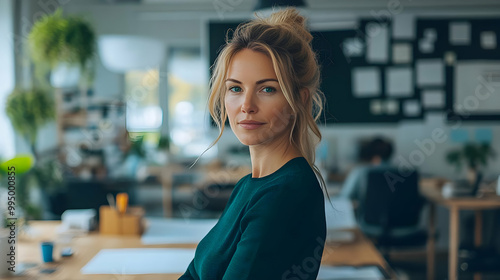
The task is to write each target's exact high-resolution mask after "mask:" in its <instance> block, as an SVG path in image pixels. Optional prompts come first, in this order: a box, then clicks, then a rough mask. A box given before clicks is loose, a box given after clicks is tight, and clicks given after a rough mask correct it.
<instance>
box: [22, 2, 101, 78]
mask: <svg viewBox="0 0 500 280" xmlns="http://www.w3.org/2000/svg"><path fill="white" fill-rule="evenodd" d="M28 41H29V44H30V50H31V57H32V58H33V61H34V62H35V64H36V66H38V69H39V70H40V69H41V71H37V72H38V76H39V78H40V77H45V74H46V69H51V70H52V73H51V84H52V86H54V87H75V86H77V85H78V84H79V82H82V81H84V82H87V83H89V82H90V80H91V77H92V74H93V73H92V72H93V71H92V65H90V64H91V60H92V58H93V57H94V55H95V50H96V36H95V33H94V30H93V28H92V27H91V26H90V24H89V23H88V22H87V21H86V20H84V19H83V18H82V17H79V16H63V13H62V10H61V9H60V8H59V9H57V10H56V11H55V12H54V13H53V14H49V15H45V16H43V17H42V18H41V19H40V20H38V21H37V22H35V24H34V25H33V28H32V29H31V31H30V34H29V36H28ZM81 74H83V75H81ZM82 76H83V77H85V78H86V80H83V79H81V77H82Z"/></svg>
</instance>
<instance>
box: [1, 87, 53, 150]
mask: <svg viewBox="0 0 500 280" xmlns="http://www.w3.org/2000/svg"><path fill="white" fill-rule="evenodd" d="M5 105H6V106H5V112H6V113H7V116H8V117H9V118H10V121H11V123H12V126H13V128H14V129H15V130H16V131H17V132H18V133H19V134H20V135H22V136H23V137H24V138H25V139H26V140H27V141H28V142H29V143H30V145H31V147H32V150H33V151H32V152H33V154H34V155H36V151H35V150H34V147H35V143H36V136H37V133H38V130H39V129H40V128H41V127H42V126H43V125H45V124H46V123H48V122H49V121H51V120H53V119H54V118H55V104H54V100H53V99H52V97H51V95H49V94H48V93H47V92H45V91H43V90H41V89H36V88H35V89H30V90H21V89H19V88H17V89H15V90H14V91H12V93H11V94H10V95H9V96H8V97H7V101H6V104H5Z"/></svg>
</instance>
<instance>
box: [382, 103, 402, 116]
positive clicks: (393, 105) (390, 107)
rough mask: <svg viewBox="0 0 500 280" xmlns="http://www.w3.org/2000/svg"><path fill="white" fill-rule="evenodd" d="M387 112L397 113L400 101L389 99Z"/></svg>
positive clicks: (390, 113)
mask: <svg viewBox="0 0 500 280" xmlns="http://www.w3.org/2000/svg"><path fill="white" fill-rule="evenodd" d="M385 113H386V114H387V115H396V114H397V113H399V101H398V100H393V99H389V100H386V101H385Z"/></svg>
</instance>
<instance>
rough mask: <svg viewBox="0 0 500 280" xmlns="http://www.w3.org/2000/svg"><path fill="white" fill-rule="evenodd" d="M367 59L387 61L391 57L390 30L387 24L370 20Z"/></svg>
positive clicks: (377, 61)
mask: <svg viewBox="0 0 500 280" xmlns="http://www.w3.org/2000/svg"><path fill="white" fill-rule="evenodd" d="M365 31H366V33H365V34H366V60H367V61H368V62H371V63H385V62H387V60H388V59H389V30H388V28H387V26H386V25H383V24H379V23H374V22H370V23H368V24H367V25H366V30H365Z"/></svg>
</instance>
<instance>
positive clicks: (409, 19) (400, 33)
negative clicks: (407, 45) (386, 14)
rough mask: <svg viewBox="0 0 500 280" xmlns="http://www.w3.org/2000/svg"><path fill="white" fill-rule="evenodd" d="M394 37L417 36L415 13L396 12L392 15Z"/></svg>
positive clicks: (407, 37)
mask: <svg viewBox="0 0 500 280" xmlns="http://www.w3.org/2000/svg"><path fill="white" fill-rule="evenodd" d="M392 37H393V38H395V39H413V38H414V37H415V15H413V14H395V15H394V16H393V17H392Z"/></svg>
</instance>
